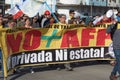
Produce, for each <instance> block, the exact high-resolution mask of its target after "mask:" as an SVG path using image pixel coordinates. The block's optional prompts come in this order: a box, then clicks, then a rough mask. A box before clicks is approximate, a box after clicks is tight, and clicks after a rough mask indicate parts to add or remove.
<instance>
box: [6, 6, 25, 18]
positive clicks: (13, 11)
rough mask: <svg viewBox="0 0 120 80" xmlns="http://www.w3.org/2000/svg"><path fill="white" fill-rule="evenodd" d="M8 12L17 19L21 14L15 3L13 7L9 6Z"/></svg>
mask: <svg viewBox="0 0 120 80" xmlns="http://www.w3.org/2000/svg"><path fill="white" fill-rule="evenodd" d="M8 13H9V14H12V15H13V19H17V18H19V17H20V16H21V15H22V14H23V12H22V11H21V10H20V9H19V8H18V6H17V5H15V6H14V7H13V8H11V9H10V10H9V11H8Z"/></svg>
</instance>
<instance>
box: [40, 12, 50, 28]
mask: <svg viewBox="0 0 120 80" xmlns="http://www.w3.org/2000/svg"><path fill="white" fill-rule="evenodd" d="M50 18H51V13H50V11H48V10H46V11H45V12H44V15H43V18H42V19H41V28H43V27H45V26H47V25H49V24H50Z"/></svg>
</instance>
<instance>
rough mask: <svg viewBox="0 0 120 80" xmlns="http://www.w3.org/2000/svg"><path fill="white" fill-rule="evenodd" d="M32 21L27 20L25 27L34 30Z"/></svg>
mask: <svg viewBox="0 0 120 80" xmlns="http://www.w3.org/2000/svg"><path fill="white" fill-rule="evenodd" d="M31 23H32V22H31V19H30V18H27V19H26V20H25V25H24V27H25V28H32V26H31Z"/></svg>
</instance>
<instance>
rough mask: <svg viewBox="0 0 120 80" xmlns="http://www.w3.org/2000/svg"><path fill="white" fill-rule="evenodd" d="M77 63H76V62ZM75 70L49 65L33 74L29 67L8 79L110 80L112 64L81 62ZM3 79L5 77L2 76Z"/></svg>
mask: <svg viewBox="0 0 120 80" xmlns="http://www.w3.org/2000/svg"><path fill="white" fill-rule="evenodd" d="M75 65H76V64H75ZM73 67H74V71H66V70H65V69H61V70H60V71H57V70H56V69H53V68H49V67H48V66H47V67H40V66H39V67H35V68H34V71H35V73H33V74H31V73H30V70H29V69H25V70H24V69H22V70H21V72H19V73H16V74H14V75H13V74H11V75H9V77H8V78H7V80H109V75H110V72H111V70H112V66H111V65H110V64H109V63H106V62H105V63H104V62H103V63H99V62H96V61H93V62H79V63H77V65H76V66H73ZM0 80H3V78H0Z"/></svg>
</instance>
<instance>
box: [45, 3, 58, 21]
mask: <svg viewBox="0 0 120 80" xmlns="http://www.w3.org/2000/svg"><path fill="white" fill-rule="evenodd" d="M44 3H45V5H46V6H47V8H48V9H49V10H50V12H51V14H52V15H53V17H54V18H55V20H56V22H59V20H58V19H57V17H56V16H55V14H54V13H53V11H52V9H51V8H50V6H49V5H48V4H47V2H46V1H45V2H44Z"/></svg>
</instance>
